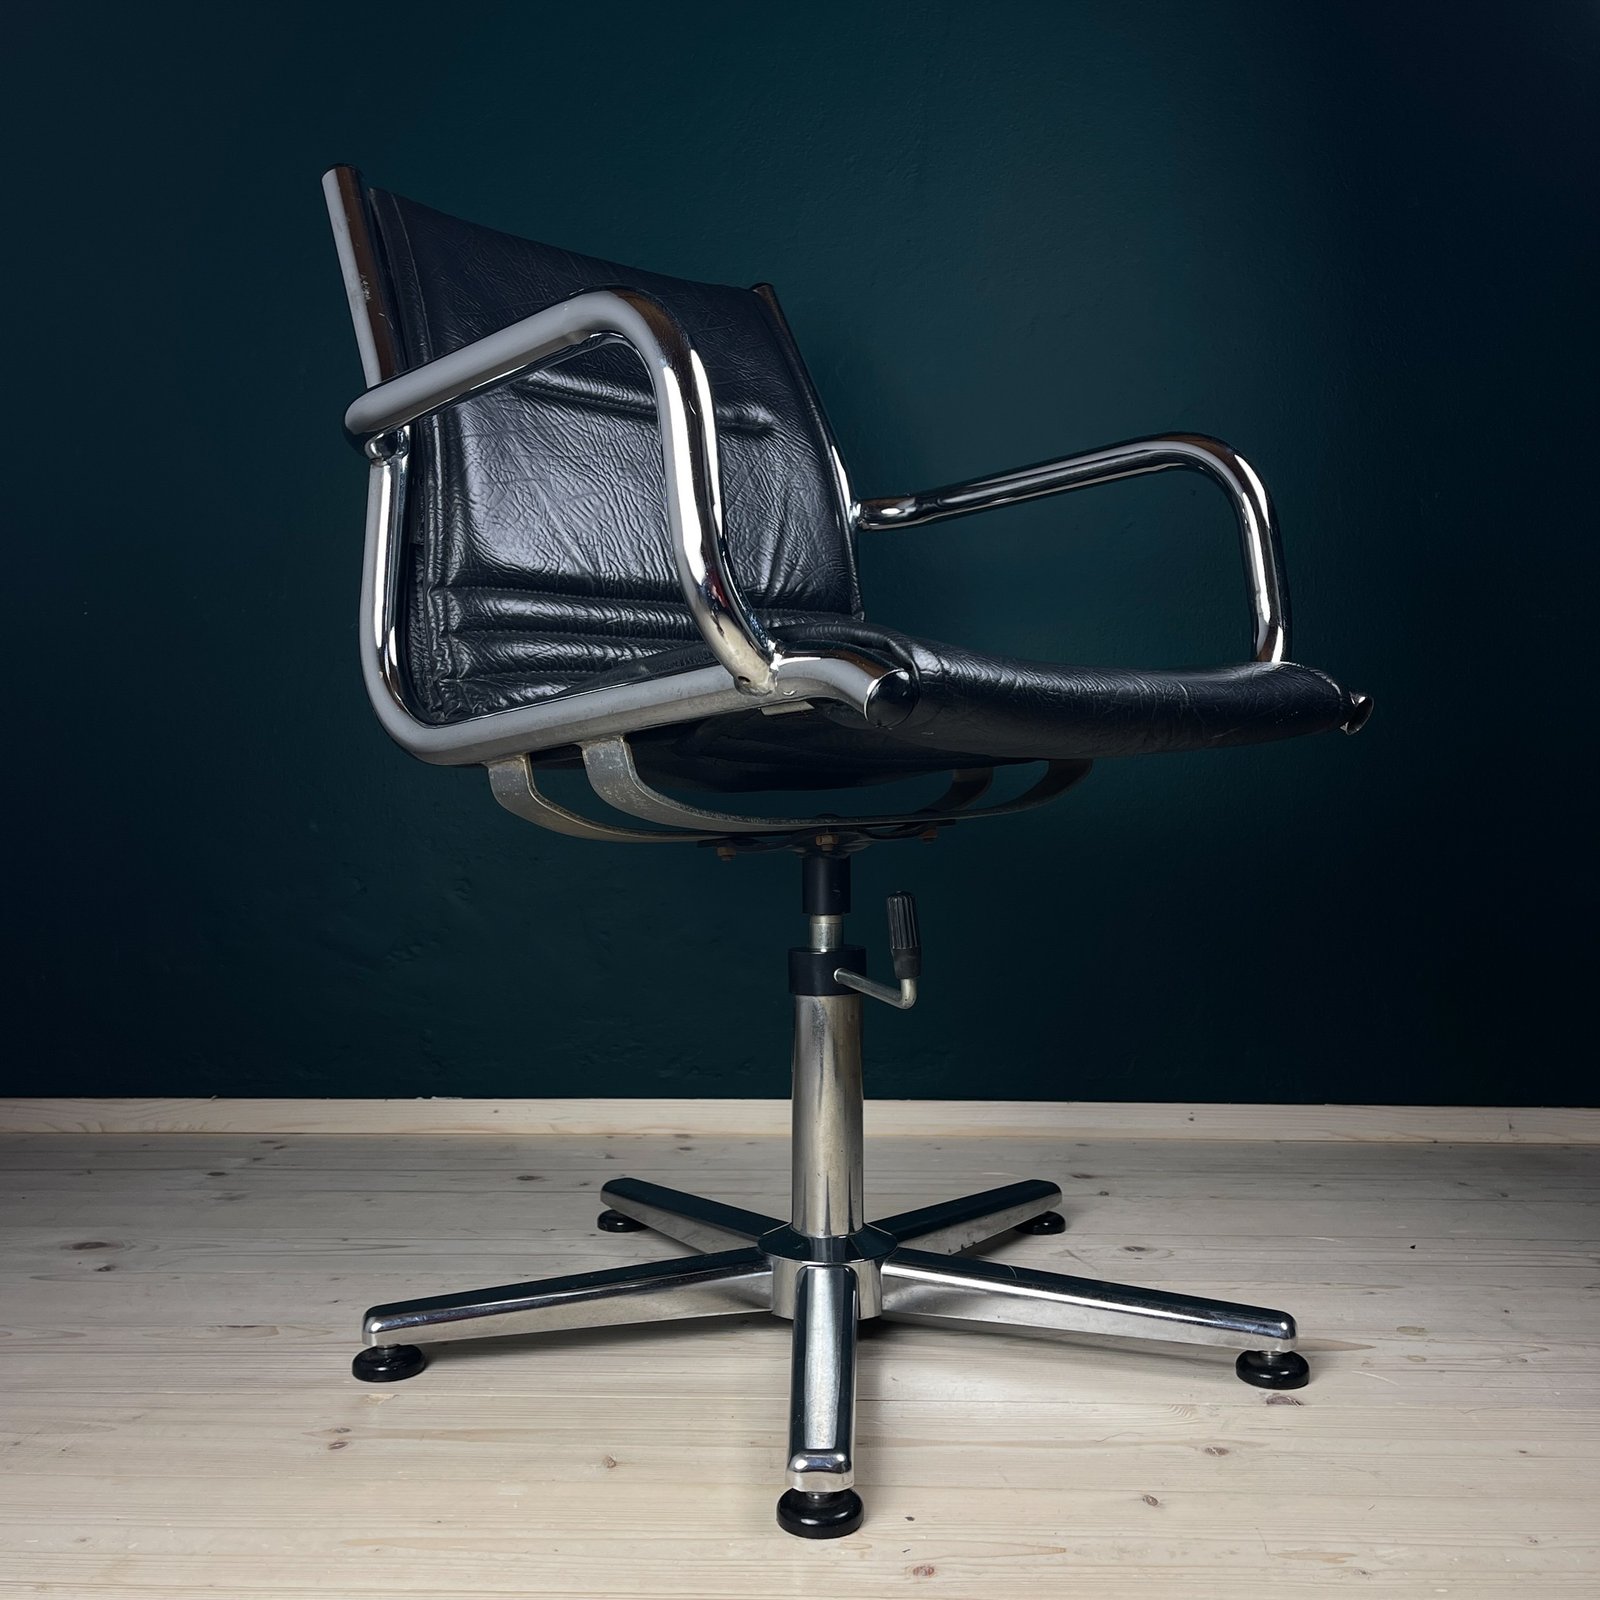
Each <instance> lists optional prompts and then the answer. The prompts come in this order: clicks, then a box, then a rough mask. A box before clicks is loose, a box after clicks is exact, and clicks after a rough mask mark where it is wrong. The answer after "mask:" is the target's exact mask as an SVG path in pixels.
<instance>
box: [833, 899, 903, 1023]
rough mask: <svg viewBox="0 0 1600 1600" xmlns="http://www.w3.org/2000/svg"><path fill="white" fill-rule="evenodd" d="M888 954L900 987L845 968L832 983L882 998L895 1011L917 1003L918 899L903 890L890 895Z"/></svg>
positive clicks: (835, 974)
mask: <svg viewBox="0 0 1600 1600" xmlns="http://www.w3.org/2000/svg"><path fill="white" fill-rule="evenodd" d="M889 956H890V959H891V960H892V961H893V962H894V975H895V977H896V978H898V979H899V980H900V987H899V988H898V989H892V988H890V986H889V985H888V984H886V983H874V982H873V981H872V979H871V978H868V977H865V976H864V975H863V974H861V973H859V972H851V971H849V970H847V969H846V968H844V967H841V968H839V970H838V971H837V972H835V973H834V975H833V981H834V982H835V983H842V984H843V985H844V986H845V988H847V989H854V990H855V991H856V993H857V994H864V995H867V996H868V997H869V998H871V999H873V1000H881V1001H882V1002H883V1003H884V1004H885V1005H886V1006H893V1007H894V1008H895V1010H896V1011H909V1010H910V1009H911V1008H912V1006H914V1005H915V1004H916V1003H917V979H918V978H920V977H921V976H922V935H921V934H920V933H919V932H918V931H917V902H916V900H915V899H913V898H912V896H911V895H909V894H908V893H906V891H905V890H903V889H902V890H900V891H899V892H898V893H896V894H892V895H890V896H889Z"/></svg>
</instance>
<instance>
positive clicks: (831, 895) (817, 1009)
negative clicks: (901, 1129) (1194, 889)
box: [761, 845, 915, 1538]
mask: <svg viewBox="0 0 1600 1600" xmlns="http://www.w3.org/2000/svg"><path fill="white" fill-rule="evenodd" d="M803 862H804V870H803V878H802V893H801V905H802V909H803V910H804V912H805V915H806V918H807V921H808V926H809V932H810V939H809V940H808V942H807V943H806V944H805V945H804V946H803V947H801V948H800V949H796V950H791V951H790V952H789V992H790V994H791V995H792V996H793V997H794V1057H793V1070H794V1087H793V1097H792V1105H793V1111H792V1119H793V1120H792V1129H793V1168H792V1170H793V1177H792V1179H791V1184H790V1208H789V1226H788V1227H787V1228H782V1229H779V1230H777V1231H776V1232H775V1233H773V1234H769V1235H768V1236H767V1237H766V1238H764V1239H763V1240H762V1241H761V1247H762V1249H764V1250H765V1251H766V1252H767V1255H768V1259H769V1260H770V1261H771V1263H772V1273H773V1278H772V1304H773V1310H774V1311H776V1312H777V1313H778V1314H779V1315H780V1316H785V1317H789V1318H791V1319H792V1321H793V1324H794V1327H793V1333H792V1338H793V1351H794V1355H793V1362H792V1365H791V1368H790V1378H789V1460H788V1469H789V1485H790V1487H789V1490H788V1492H787V1493H786V1494H785V1495H784V1496H783V1497H782V1499H781V1500H779V1502H778V1521H779V1522H780V1524H782V1526H783V1527H785V1528H786V1529H788V1531H789V1532H791V1533H797V1534H800V1535H802V1536H806V1537H811V1538H832V1537H836V1536H837V1535H839V1534H841V1533H848V1532H850V1531H851V1529H853V1528H854V1527H855V1526H856V1525H857V1524H858V1523H859V1522H860V1520H861V1514H862V1512H861V1497H860V1496H859V1495H858V1494H856V1492H855V1490H854V1489H853V1488H852V1485H853V1483H854V1482H855V1387H856V1385H855V1368H856V1326H857V1324H858V1323H859V1322H860V1320H861V1319H862V1318H863V1317H875V1316H877V1315H878V1314H879V1312H880V1311H881V1310H882V1307H883V1292H882V1283H881V1274H882V1264H883V1262H884V1260H885V1259H886V1258H887V1256H888V1255H889V1253H890V1252H891V1251H892V1250H893V1249H894V1246H895V1241H894V1239H893V1237H892V1236H891V1235H889V1234H887V1233H884V1232H883V1231H882V1230H881V1229H877V1228H869V1227H868V1226H867V1224H866V1212H865V1202H864V1196H863V1181H862V1167H863V1157H862V1133H861V1113H862V1098H863V1093H862V1082H861V1003H862V998H861V997H862V991H861V990H860V989H859V988H858V987H857V986H858V985H861V984H866V983H867V981H868V980H867V978H866V965H867V953H866V951H865V950H864V949H862V948H861V946H859V945H847V944H844V943H843V942H842V941H841V938H840V934H841V930H842V928H843V924H844V918H845V915H846V913H848V911H849V910H850V857H849V855H848V854H846V853H845V852H844V851H842V850H827V849H823V848H820V847H819V846H815V845H814V846H812V847H810V848H809V849H807V850H806V851H805V853H804V857H803ZM910 926H912V927H914V926H915V924H914V921H913V922H912V923H911V924H910ZM873 987H874V988H876V987H877V986H876V985H874V986H873ZM869 992H870V991H869Z"/></svg>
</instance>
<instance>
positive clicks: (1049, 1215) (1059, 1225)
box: [1017, 1211, 1067, 1233]
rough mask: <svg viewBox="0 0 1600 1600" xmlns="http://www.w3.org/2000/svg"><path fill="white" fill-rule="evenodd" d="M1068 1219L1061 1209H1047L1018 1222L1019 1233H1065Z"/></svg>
mask: <svg viewBox="0 0 1600 1600" xmlns="http://www.w3.org/2000/svg"><path fill="white" fill-rule="evenodd" d="M1066 1231H1067V1219H1066V1218H1065V1217H1064V1216H1062V1215H1061V1213H1060V1212H1059V1211H1046V1212H1044V1213H1043V1214H1042V1215H1040V1216H1037V1217H1032V1218H1030V1219H1029V1220H1028V1221H1027V1222H1019V1223H1018V1224H1017V1232H1018V1233H1065V1232H1066Z"/></svg>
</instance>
